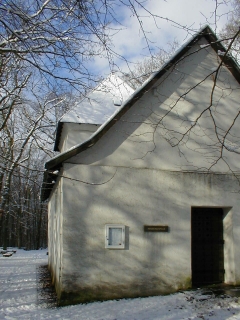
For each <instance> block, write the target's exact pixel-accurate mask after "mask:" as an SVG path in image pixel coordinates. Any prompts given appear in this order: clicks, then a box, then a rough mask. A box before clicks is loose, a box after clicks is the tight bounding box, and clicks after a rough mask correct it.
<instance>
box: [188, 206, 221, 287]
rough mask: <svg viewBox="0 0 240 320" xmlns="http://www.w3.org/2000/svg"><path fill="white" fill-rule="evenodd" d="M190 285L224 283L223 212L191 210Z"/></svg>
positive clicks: (218, 210)
mask: <svg viewBox="0 0 240 320" xmlns="http://www.w3.org/2000/svg"><path fill="white" fill-rule="evenodd" d="M191 222H192V285H193V286H200V285H208V284H215V283H221V282H224V254H223V243H224V241H223V210H222V209H221V208H192V219H191Z"/></svg>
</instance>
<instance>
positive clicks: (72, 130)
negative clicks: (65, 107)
mask: <svg viewBox="0 0 240 320" xmlns="http://www.w3.org/2000/svg"><path fill="white" fill-rule="evenodd" d="M99 127H100V125H95V124H81V123H64V124H63V128H62V132H61V138H60V142H59V150H60V152H65V151H67V150H69V149H70V148H72V147H74V146H76V145H77V144H79V143H81V142H84V141H86V140H87V139H89V138H90V136H91V135H92V134H93V133H94V132H95V131H97V129H98V128H99Z"/></svg>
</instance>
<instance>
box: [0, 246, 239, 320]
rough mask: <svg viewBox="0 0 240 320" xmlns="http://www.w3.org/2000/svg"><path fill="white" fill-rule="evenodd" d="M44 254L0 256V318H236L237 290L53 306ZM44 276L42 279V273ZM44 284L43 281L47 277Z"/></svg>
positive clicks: (37, 252)
mask: <svg viewBox="0 0 240 320" xmlns="http://www.w3.org/2000/svg"><path fill="white" fill-rule="evenodd" d="M46 265H47V255H46V250H38V251H24V250H17V253H15V254H13V255H12V256H11V257H8V258H6V257H2V256H0V320H2V319H7V320H14V319H24V320H28V319H64V320H66V319H80V320H158V319H172V320H175V319H177V320H179V319H189V320H190V319H191V320H192V319H199V320H200V319H205V320H207V319H210V320H215V319H220V320H223V319H240V298H239V296H240V288H235V289H234V288H231V289H228V290H225V291H224V292H220V291H219V290H210V289H199V290H195V291H185V292H179V293H176V294H172V295H168V296H159V297H150V298H138V299H122V300H118V301H116V300H112V301H105V302H95V303H89V304H80V305H75V306H69V307H61V308H60V307H57V306H56V302H55V300H54V296H53V295H52V294H51V288H49V286H48V283H47V279H45V280H44V281H43V278H44V277H45V278H46V274H47V273H46V270H47V269H46ZM47 277H48V275H47ZM48 280H49V279H48Z"/></svg>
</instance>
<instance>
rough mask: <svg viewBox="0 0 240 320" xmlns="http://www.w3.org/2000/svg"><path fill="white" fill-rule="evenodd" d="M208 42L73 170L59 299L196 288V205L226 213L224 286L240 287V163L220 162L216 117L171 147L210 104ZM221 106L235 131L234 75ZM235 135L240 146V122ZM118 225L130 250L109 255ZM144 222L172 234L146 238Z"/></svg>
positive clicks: (217, 113) (213, 59) (220, 115)
mask: <svg viewBox="0 0 240 320" xmlns="http://www.w3.org/2000/svg"><path fill="white" fill-rule="evenodd" d="M203 44H205V41H204V40H201V41H200V42H199V43H197V44H196V45H195V47H194V48H192V49H191V51H190V52H188V56H187V57H186V58H185V59H183V60H182V61H181V62H180V63H179V64H178V65H176V66H175V68H174V70H172V72H171V73H168V74H166V75H165V77H164V79H160V80H159V83H158V84H157V85H155V86H154V88H152V89H151V90H149V91H148V92H147V93H146V94H145V95H144V96H143V98H141V99H140V100H139V101H138V102H137V103H136V104H135V105H134V106H133V107H132V108H131V109H130V110H129V111H128V112H127V113H126V114H125V115H124V116H123V117H122V118H121V119H120V121H118V122H117V123H116V124H115V125H114V126H113V127H112V128H111V129H110V130H109V131H108V132H106V133H105V135H104V136H103V137H102V138H101V139H100V140H99V141H98V142H97V143H96V144H95V145H94V146H92V147H91V148H89V149H88V150H87V151H84V152H82V153H81V154H79V155H77V156H75V157H73V158H71V159H69V160H68V161H67V163H65V164H64V167H63V175H64V176H65V177H67V178H62V179H61V181H62V195H63V207H62V208H61V214H62V215H63V222H62V226H63V229H62V251H61V252H62V266H63V268H62V274H61V280H60V284H59V287H61V288H62V289H61V290H62V294H61V293H60V291H61V290H60V291H59V298H62V299H76V300H75V301H87V300H92V299H106V298H118V297H130V296H140V295H153V294H159V293H166V292H172V291H176V290H177V289H180V288H186V287H189V286H190V285H191V207H194V206H206V207H221V208H223V209H224V214H225V218H224V239H225V247H224V259H225V271H226V273H225V282H227V283H240V272H239V270H238V269H239V268H237V266H238V265H239V263H240V261H239V259H240V252H239V248H240V246H239V244H240V212H239V208H240V203H239V184H238V180H237V179H236V177H235V176H233V175H231V171H230V168H231V169H232V170H234V171H238V172H239V155H237V154H235V153H225V152H224V154H223V156H224V160H225V161H223V160H222V159H220V160H219V161H217V160H218V158H219V155H220V151H221V150H220V145H219V144H218V141H217V139H216V136H215V134H214V127H213V121H212V119H211V117H210V114H209V112H205V113H203V116H202V117H201V119H200V120H199V121H198V125H196V126H195V127H194V129H193V130H192V131H191V133H190V134H189V135H188V136H186V137H185V138H183V140H182V142H181V143H180V144H179V146H178V147H172V146H171V145H170V144H172V145H173V144H174V143H176V141H177V140H176V139H181V138H182V136H181V134H182V133H184V132H186V130H188V128H189V125H190V123H194V121H195V120H196V119H197V117H198V115H199V113H200V112H202V111H203V110H204V109H207V107H208V106H209V103H210V99H211V92H212V87H213V84H214V81H213V77H212V76H208V75H209V73H211V70H212V69H213V68H216V67H217V66H218V63H219V61H218V57H217V56H216V54H215V52H214V51H213V50H212V49H211V48H205V49H201V47H200V45H203ZM200 49H201V50H200ZM195 51H197V53H194V54H191V52H192V53H193V52H195ZM202 79H205V81H204V82H202V83H201V84H200V81H202ZM193 87H195V88H194V89H191V88H193ZM186 92H187V93H188V94H187V95H185V96H182V95H183V94H184V93H186ZM181 96H182V97H181ZM180 97H181V98H180ZM176 102H177V103H176ZM213 103H214V107H213V108H212V112H213V115H214V117H215V121H216V123H217V125H218V127H219V128H221V129H223V130H227V129H228V128H229V126H230V125H231V121H232V119H233V118H234V115H236V113H237V112H238V107H239V84H238V83H237V82H236V81H235V79H234V78H233V77H232V75H231V74H230V72H229V71H228V70H227V69H224V70H222V72H221V75H220V77H219V79H218V86H217V87H216V88H215V90H214V97H213ZM170 109H171V112H170V113H169V114H168V115H167V113H168V111H169V110H170ZM164 115H167V116H166V117H164ZM163 117H164V118H163ZM160 120H162V121H160ZM233 133H234V135H235V138H233V137H232V139H235V140H234V141H233V146H234V147H235V143H237V142H238V141H239V135H240V134H239V123H236V129H235V128H233ZM214 163H215V165H214V166H212V165H213V164H214ZM226 163H227V164H226ZM208 169H210V170H211V172H212V173H209V172H208ZM203 172H205V173H203ZM77 180H80V181H77ZM81 181H82V182H81ZM83 182H86V183H83ZM97 183H100V184H101V185H96V184H97ZM56 190H57V189H56ZM55 193H56V191H55ZM57 197H60V194H58V195H57ZM52 201H54V193H53V195H52V197H51V200H50V203H52ZM53 211H54V210H52V213H50V214H52V215H53V214H54V213H53ZM109 223H114V224H123V225H125V226H126V231H127V232H126V235H127V239H126V240H127V245H126V248H125V249H124V250H109V249H105V248H104V240H105V224H109ZM145 224H147V225H151V224H161V225H168V226H169V227H170V231H169V233H144V231H143V226H144V225H145ZM57 241H59V240H57ZM60 248H61V246H60ZM60 250H61V249H60ZM52 266H53V268H56V267H57V264H56V263H55V266H54V263H53V264H52ZM71 294H73V295H74V294H75V296H74V298H73V296H71ZM72 301H73V300H72Z"/></svg>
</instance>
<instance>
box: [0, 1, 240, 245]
mask: <svg viewBox="0 0 240 320" xmlns="http://www.w3.org/2000/svg"><path fill="white" fill-rule="evenodd" d="M229 2H231V3H232V6H233V8H234V10H233V11H232V12H230V13H229V14H230V15H231V20H229V21H230V22H229V23H228V24H227V25H226V26H225V28H224V29H223V30H222V31H221V33H220V34H219V35H218V36H219V39H222V40H223V42H224V44H225V46H226V48H227V54H229V52H230V51H231V54H232V55H233V56H234V57H235V58H236V59H238V54H239V26H240V24H239V21H240V1H239V0H233V1H229ZM116 4H119V5H122V6H126V8H127V9H129V10H130V11H131V12H133V13H134V14H135V16H136V19H137V20H138V22H139V29H140V31H141V32H142V34H143V38H145V40H146V43H148V41H147V40H148V39H147V34H146V33H145V32H144V25H142V24H141V19H140V18H141V17H140V16H139V15H138V8H139V6H140V7H143V6H144V3H143V2H140V1H134V2H132V1H130V0H129V1H126V2H122V1H120V0H114V1H113V0H112V1H111V0H106V1H101V0H99V1H91V0H80V1H76V0H65V1H64V0H45V1H42V0H34V1H33V0H25V1H23V0H4V1H2V2H1V4H0V246H2V247H5V248H6V247H8V246H13V247H19V248H21V247H24V248H26V249H39V248H41V247H46V246H47V204H46V203H42V202H41V185H42V177H43V172H44V163H45V162H46V161H47V160H48V159H49V158H50V157H52V156H53V155H54V153H53V145H54V139H55V130H56V125H57V121H58V120H59V118H60V117H61V116H62V115H63V114H64V113H65V112H66V111H67V110H69V109H70V108H71V107H72V106H73V105H74V103H76V102H77V101H79V100H80V99H81V98H82V97H84V95H85V94H86V93H87V92H88V91H89V90H90V89H91V88H92V87H94V86H96V84H97V83H98V81H99V80H101V77H99V75H95V74H94V73H93V72H92V71H91V69H90V68H89V67H88V66H89V62H90V61H91V59H94V58H95V57H97V56H104V57H106V58H107V59H109V69H110V70H109V71H110V72H111V71H114V70H116V66H114V65H113V64H112V59H113V58H112V57H113V56H114V55H118V53H117V52H115V51H114V50H113V48H112V47H111V35H110V34H111V33H110V32H109V29H110V28H111V24H110V21H114V22H115V23H116V24H117V23H119V22H118V21H117V16H116V13H115V11H114V6H115V5H116ZM217 4H218V1H217V0H216V11H217ZM148 14H149V15H150V16H151V17H152V18H153V19H156V15H155V14H152V13H149V12H148ZM179 27H182V28H186V27H185V26H179ZM189 31H190V30H188V32H189ZM178 47H179V44H178V42H177V41H174V42H172V43H170V44H169V47H168V48H167V49H161V50H159V51H158V52H157V53H154V54H153V53H151V51H149V53H150V55H149V57H146V58H145V59H144V60H142V61H139V62H136V64H135V65H134V67H133V68H131V69H130V68H129V70H128V72H126V71H125V72H121V70H118V74H119V75H120V77H122V78H123V79H124V80H125V81H127V82H128V83H129V84H130V86H132V87H133V88H135V89H136V88H137V87H138V86H140V85H141V84H142V83H143V82H144V81H145V80H146V79H147V78H148V77H149V75H150V74H151V73H152V72H153V71H156V70H157V69H159V68H160V67H161V65H163V64H164V63H165V62H166V60H168V59H169V57H170V56H171V55H172V54H173V53H174V52H175V50H176V49H177V48H178ZM121 58H122V59H125V58H124V57H121ZM113 69H114V70H113ZM233 121H235V120H234V119H233Z"/></svg>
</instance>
